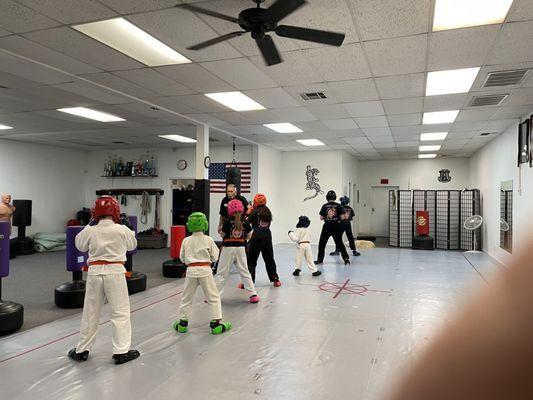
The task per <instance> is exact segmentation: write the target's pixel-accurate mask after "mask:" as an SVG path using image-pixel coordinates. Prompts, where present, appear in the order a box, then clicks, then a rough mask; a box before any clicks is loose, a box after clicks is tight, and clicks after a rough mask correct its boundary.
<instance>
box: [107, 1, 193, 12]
mask: <svg viewBox="0 0 533 400" xmlns="http://www.w3.org/2000/svg"><path fill="white" fill-rule="evenodd" d="M100 2H101V3H104V4H105V5H107V6H108V7H110V8H112V9H114V10H116V11H117V12H119V13H121V14H130V13H138V12H142V11H152V10H159V9H162V8H170V7H174V6H175V5H176V3H193V1H179V0H150V1H146V0H100Z"/></svg>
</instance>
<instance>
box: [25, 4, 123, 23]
mask: <svg viewBox="0 0 533 400" xmlns="http://www.w3.org/2000/svg"><path fill="white" fill-rule="evenodd" d="M17 1H18V2H19V3H21V4H23V5H25V6H27V7H28V8H31V9H33V10H35V11H37V12H39V13H40V14H42V15H45V16H47V17H49V18H52V19H54V20H56V21H60V22H62V23H64V24H74V23H79V22H87V21H97V20H103V19H108V18H113V17H116V16H117V13H116V12H114V11H113V10H111V9H110V8H108V7H106V6H104V5H102V4H100V3H98V2H96V1H87V0H69V1H64V0H39V1H35V0H17Z"/></svg>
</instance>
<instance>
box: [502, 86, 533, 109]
mask: <svg viewBox="0 0 533 400" xmlns="http://www.w3.org/2000/svg"><path fill="white" fill-rule="evenodd" d="M529 104H533V88H520V89H514V90H513V91H512V93H511V95H510V96H509V98H508V99H507V100H506V101H505V105H506V106H523V105H529Z"/></svg>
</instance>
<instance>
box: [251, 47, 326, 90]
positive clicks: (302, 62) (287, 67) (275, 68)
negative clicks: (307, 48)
mask: <svg viewBox="0 0 533 400" xmlns="http://www.w3.org/2000/svg"><path fill="white" fill-rule="evenodd" d="M282 57H283V62H282V63H281V64H276V65H272V66H267V65H265V61H264V60H263V57H260V56H256V57H250V60H251V61H252V62H253V63H254V65H255V66H256V67H257V68H259V69H260V70H261V71H262V72H263V73H264V74H266V75H267V76H269V77H270V79H272V80H274V81H275V82H277V84H278V85H279V86H295V85H304V84H310V83H315V82H322V81H323V79H322V76H321V75H320V73H319V72H318V71H317V70H316V68H314V66H313V65H312V64H311V61H310V60H309V59H308V57H307V55H306V54H305V53H303V52H302V51H295V52H288V53H282Z"/></svg>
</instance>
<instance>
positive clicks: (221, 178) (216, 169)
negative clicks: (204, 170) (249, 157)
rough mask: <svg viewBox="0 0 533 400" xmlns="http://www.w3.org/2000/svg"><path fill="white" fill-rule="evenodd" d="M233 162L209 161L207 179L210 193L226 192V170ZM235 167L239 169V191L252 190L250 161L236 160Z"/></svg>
mask: <svg viewBox="0 0 533 400" xmlns="http://www.w3.org/2000/svg"><path fill="white" fill-rule="evenodd" d="M232 165H233V166H235V163H233V164H232V163H230V162H227V163H211V165H209V181H210V186H211V193H226V172H227V169H228V168H229V167H230V166H232ZM237 167H239V168H240V170H241V193H250V192H251V191H252V163H251V162H238V163H237Z"/></svg>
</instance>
